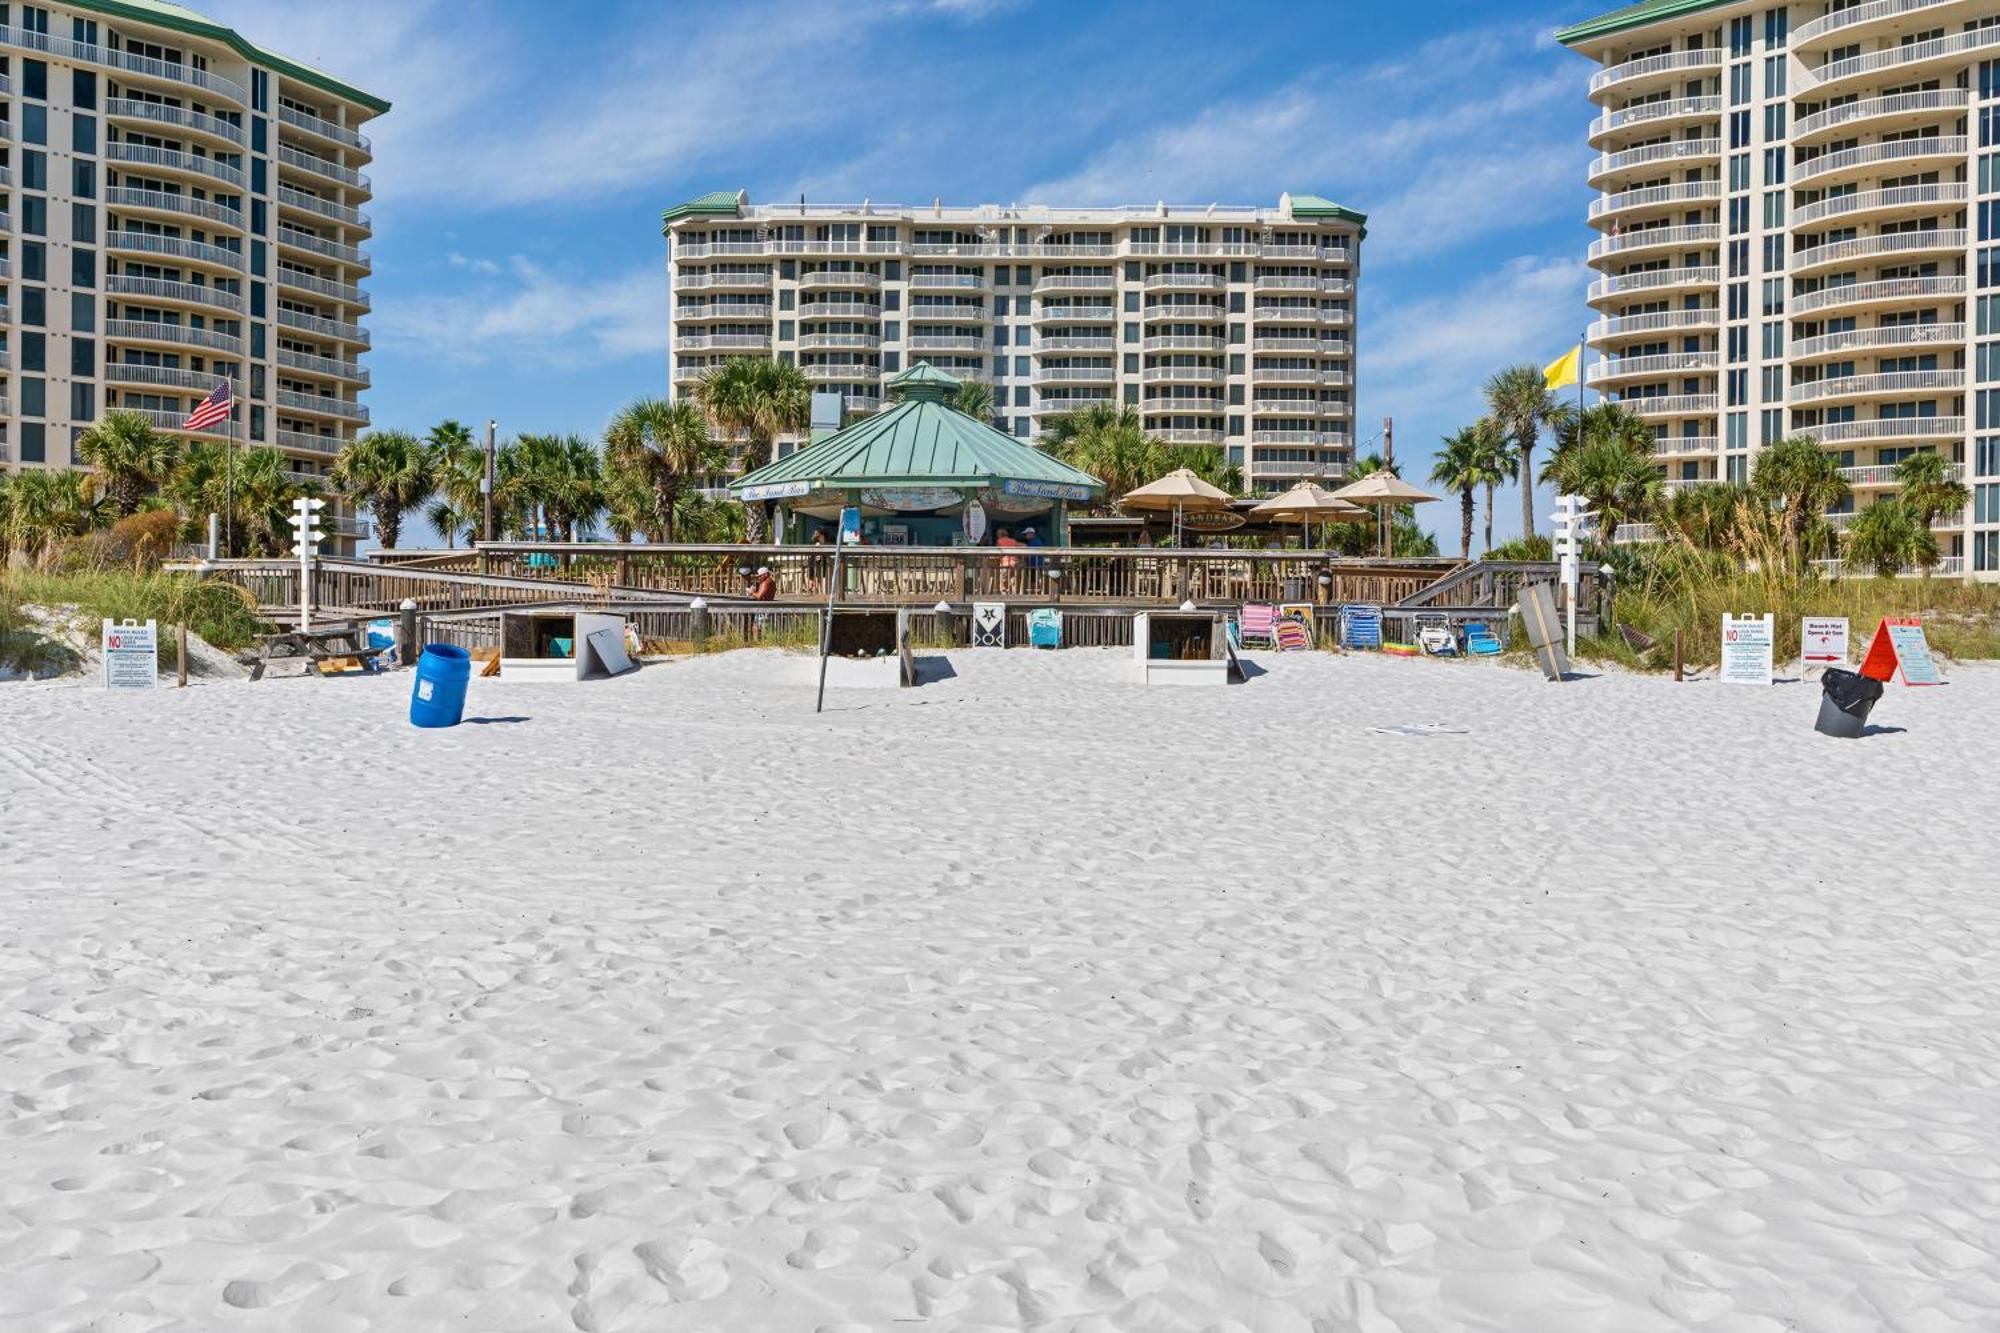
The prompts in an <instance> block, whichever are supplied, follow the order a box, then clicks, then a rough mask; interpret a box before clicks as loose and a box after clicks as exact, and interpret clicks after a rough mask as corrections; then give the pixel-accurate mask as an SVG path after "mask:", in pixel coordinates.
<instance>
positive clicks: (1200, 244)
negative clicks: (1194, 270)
mask: <svg viewBox="0 0 2000 1333" xmlns="http://www.w3.org/2000/svg"><path fill="white" fill-rule="evenodd" d="M1214 248H1215V247H1214V246H1213V245H1210V244H1209V243H1208V242H1206V241H1127V242H1125V253H1126V254H1128V255H1170V256H1171V255H1205V254H1207V253H1209V252H1210V251H1211V250H1213V249H1214Z"/></svg>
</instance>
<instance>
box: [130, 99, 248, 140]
mask: <svg viewBox="0 0 2000 1333" xmlns="http://www.w3.org/2000/svg"><path fill="white" fill-rule="evenodd" d="M104 114H105V115H106V116H108V117H110V118H111V119H113V120H144V121H150V122H152V123H153V124H155V125H170V126H172V127H174V128H175V129H181V130H192V131H193V132H195V133H196V134H206V135H208V136H209V137H210V138H212V139H226V140H227V141H229V142H230V143H233V144H235V145H236V146H237V147H239V148H240V147H242V146H243V145H244V144H245V143H247V142H248V139H247V137H246V136H245V135H244V133H243V127H242V126H241V125H239V124H236V123H235V122H233V121H227V120H223V119H221V118H219V117H216V116H205V115H203V114H202V113H201V112H199V111H189V110H188V109H186V108H185V107H178V106H168V105H167V104H166V103H164V102H142V101H139V100H138V99H136V98H131V97H107V98H105V99H104Z"/></svg>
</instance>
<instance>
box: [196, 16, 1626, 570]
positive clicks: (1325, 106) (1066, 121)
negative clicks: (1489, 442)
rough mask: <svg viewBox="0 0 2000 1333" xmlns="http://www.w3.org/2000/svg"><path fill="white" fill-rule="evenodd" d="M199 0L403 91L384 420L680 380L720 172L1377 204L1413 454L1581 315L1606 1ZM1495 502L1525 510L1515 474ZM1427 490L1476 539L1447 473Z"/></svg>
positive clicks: (808, 179) (596, 407) (1397, 390)
mask: <svg viewBox="0 0 2000 1333" xmlns="http://www.w3.org/2000/svg"><path fill="white" fill-rule="evenodd" d="M201 7H202V8H204V9H205V10H206V11H207V12H209V13H211V14H212V15H213V16H214V17H216V18H217V19H219V20H221V21H224V22H227V23H230V24H232V25H234V26H235V27H237V28H238V29H240V30H241V31H243V32H244V33H245V34H246V35H248V36H250V37H251V38H253V39H254V40H256V41H258V42H260V43H262V44H264V45H267V46H270V47H273V48H275V49H277V50H280V51H283V52H285V53H286V54H288V55H292V56H295V57H297V58H299V59H302V60H305V61H307V62H309V63H312V64H315V65H318V66H319V67H321V68H324V69H326V70H328V71H330V72H332V73H335V74H337V75H340V76H342V77H344V78H347V79H349V80H351V81H352V82H354V83H357V84H359V85H360V86H362V87H365V88H367V89H369V90H370V91H373V92H377V93H379V94H381V95H382V96H385V97H388V98H390V99H391V100H392V101H394V102H395V103H396V109H395V110H394V111H392V112H391V113H390V114H389V115H388V116H387V117H385V118H383V119H381V120H380V121H378V122H377V123H376V125H375V126H374V127H373V129H372V130H371V133H372V135H373V138H374V141H375V146H376V162H375V165H374V166H373V167H372V168H371V169H370V170H371V174H372V175H373V177H374V179H375V185H376V202H375V205H374V207H373V209H372V212H373V214H374V218H375V228H376V237H375V241H374V246H373V250H374V255H375V275H374V279H373V281H372V283H370V284H369V285H370V289H371V291H372V292H373V294H374V298H375V304H374V311H375V313H374V316H373V319H372V320H371V321H370V323H371V327H372V328H373V330H374V333H375V351H374V352H373V354H372V356H371V358H370V364H371V365H372V367H373V369H374V383H375V387H374V389H373V390H372V391H371V392H370V394H369V396H368V401H369V403H370V405H371V409H372V411H373V414H374V419H375V422H376V424H378V425H383V426H398V427H403V428H407V429H411V430H414V431H418V432H421V431H423V430H425V429H427V428H428V427H429V426H430V425H431V424H432V423H433V422H435V421H436V420H438V419H440V418H443V417H448V416H450V417H457V418H459V419H461V420H463V421H466V422H468V423H472V422H482V421H484V420H485V419H486V418H487V417H489V416H490V417H494V418H497V419H498V420H499V421H500V423H501V430H502V432H503V433H513V432H517V431H565V432H566V431H582V432H588V433H592V434H595V433H596V432H597V431H598V430H599V429H600V428H601V427H602V425H603V423H604V421H605V420H606V419H607V418H608V417H609V415H610V414H611V413H612V411H613V410H615V409H616V408H617V407H618V405H620V404H621V403H623V402H625V401H627V400H629V399H631V398H634V397H637V396H639V395H642V394H660V393H664V392H665V386H666V379H667V364H668V361H667V323H666V306H667V291H666V276H665V274H666V265H665V252H664V246H663V243H662V241H661V238H660V234H659V214H660V210H661V209H662V208H663V207H665V206H667V205H669V204H672V203H675V202H678V201H680V200H683V199H686V198H689V197H691V196H693V195H695V194H699V193H702V192H705V191H707V190H711V189H735V188H742V189H747V190H748V191H749V192H750V196H751V198H752V199H753V200H759V201H768V200H779V199H796V198H797V197H798V196H799V195H800V193H801V192H803V193H805V194H806V195H807V196H808V197H809V198H816V199H821V200H827V201H842V202H845V201H854V200H859V199H861V198H864V197H866V198H870V199H873V200H875V201H878V202H883V203H891V202H894V203H902V202H910V201H928V200H930V199H932V198H934V197H939V196H941V197H943V199H944V200H945V201H946V202H948V203H959V204H974V203H1030V202H1040V203H1054V204H1083V203H1089V204H1136V203H1151V202H1153V201H1155V200H1162V199H1163V200H1165V201H1167V202H1169V203H1182V204H1185V203H1207V202H1210V201H1220V202H1225V203H1239V204H1240V203H1253V204H1265V205H1272V204H1275V203H1276V201H1277V196H1278V194H1279V192H1280V191H1281V190H1285V189H1291V190H1296V191H1302V192H1310V193H1317V194H1323V195H1326V196H1327V197H1329V198H1332V199H1336V200H1339V201H1340V202H1342V203H1344V204H1347V205H1349V206H1351V207H1354V208H1358V209H1360V210H1362V211H1363V212H1366V213H1368V214H1369V215H1370V219H1371V222H1370V232H1369V240H1368V242H1367V244H1366V246H1365V247H1364V249H1363V271H1362V275H1361V292H1360V305H1359V311H1360V321H1361V324H1360V334H1359V338H1360V350H1361V356H1360V364H1359V367H1358V371H1359V376H1360V390H1359V397H1358V410H1359V414H1360V422H1361V427H1360V431H1359V435H1360V438H1361V439H1362V440H1364V441H1365V440H1367V439H1368V438H1369V437H1370V436H1371V435H1373V434H1375V433H1376V432H1377V431H1378V430H1379V427H1380V422H1381V418H1382V417H1383V416H1385V415H1389V416H1393V417H1394V418H1395V419H1396V440H1397V454H1398V456H1399V457H1401V458H1404V459H1405V460H1411V459H1413V458H1416V457H1421V458H1422V459H1423V462H1422V467H1423V468H1424V469H1426V470H1427V469H1428V467H1429V462H1428V458H1429V455H1430V452H1431V450H1432V448H1433V447H1434V445H1435V444H1436V442H1437V439H1438V437H1439V436H1440V435H1442V434H1444V433H1446V432H1448V431H1450V430H1452V429H1455V428H1456V427H1458V426H1461V425H1463V424H1465V423H1466V422H1468V421H1470V420H1471V419H1472V418H1473V417H1475V416H1476V415H1477V414H1478V411H1479V405H1478V389H1479V384H1480V382H1481V381H1482V380H1483V378H1484V377H1485V375H1486V374H1487V373H1488V372H1490V371H1491V370H1493V369H1496V368H1498V367H1500V366H1502V365H1506V364H1509V363H1512V362H1516V361H1534V362H1536V363H1538V364H1539V363H1543V362H1546V361H1549V360H1552V359H1553V358H1554V357H1555V356H1557V355H1559V354H1560V353H1561V352H1562V351H1564V350H1565V349H1566V348H1567V347H1568V346H1569V345H1570V344H1571V343H1573V342H1574V341H1575V339H1576V336H1577V332H1578V330H1580V329H1581V328H1582V326H1583V324H1584V323H1585V322H1586V321H1587V319H1588V311H1587V310H1586V308H1585V306H1584V303H1583V289H1584V286H1585V284H1586V282H1587V280H1588V279H1587V276H1586V272H1585V269H1584V266H1583V262H1582V255H1583V251H1584V247H1585V245H1586V244H1587V242H1588V240H1589V234H1588V232H1587V230H1586V228H1585V227H1584V225H1583V221H1582V219H1583V216H1584V212H1585V209H1586V207H1587V205H1588V201H1589V193H1588V191H1587V190H1586V188H1585V184H1584V177H1585V167H1586V164H1587V162H1588V159H1589V151H1588V149H1587V147H1586V145H1585V140H1584V127H1585V125H1586V123H1587V121H1588V120H1589V118H1590V115H1591V109H1590V106H1589V103H1588V101H1587V99H1586V96H1585V83H1586V80H1587V78H1588V75H1589V65H1588V64H1587V62H1585V61H1584V60H1583V59H1582V58H1581V57H1579V56H1575V55H1572V54H1570V53H1568V52H1566V51H1564V50H1562V49H1561V48H1559V47H1556V46H1554V45H1553V43H1552V42H1551V41H1550V38H1549V34H1550V32H1551V31H1552V30H1553V29H1554V28H1555V27H1556V26H1557V25H1558V24H1561V23H1564V22H1570V21H1574V20H1576V19H1579V18H1583V17H1588V16H1590V15H1591V14H1593V13H1596V12H1598V9H1599V6H1594V5H1591V4H1559V5H1556V6H1554V7H1548V6H1538V5H1529V4H1514V3H1505V2H1504V0H1501V2H1493V3H1472V2H1470V0H1421V2H1420V3H1414V4H1400V5H1391V4H1379V3H1374V2H1373V0H1336V2H1335V3H1319V4H1312V5H1305V4H1261V5H1245V4H1195V3H1179V4H1176V3H1172V2H1171V0H1153V2H1152V3H1145V4H1140V3H1125V2H1124V0H1104V2H1101V3H1093V2H1092V0H878V2H875V3H870V2H869V0H852V2H850V3H840V4H829V3H826V0H816V2H810V3H802V2H795V0H777V2H776V3H755V2H749V0H745V2H741V3H729V4H707V3H701V4H695V3H658V2H657V0H655V2H652V3H647V2H642V0H582V2H577V3H557V4H550V3H546V0H542V2H541V3H527V2H526V0H473V2H472V3H467V2H466V0H450V2H447V0H344V2H343V3H342V4H341V5H338V6H310V7H305V6H299V5H297V4H296V3H295V2H294V0H208V3H206V4H203V5H202V6H201ZM1404 472H1405V475H1416V469H1415V468H1412V467H1410V466H1405V468H1404ZM1546 508H1547V500H1546V498H1544V499H1543V500H1542V501H1541V502H1540V503H1539V504H1538V510H1539V511H1540V512H1546ZM1497 510H1498V513H1497V516H1496V528H1497V529H1498V530H1499V531H1500V532H1503V533H1512V532H1514V531H1516V530H1517V529H1518V526H1519V518H1518V510H1519V504H1518V501H1514V502H1511V503H1509V502H1506V501H1505V500H1503V501H1502V502H1501V503H1500V504H1499V505H1498V506H1497ZM1423 518H1424V519H1425V520H1426V521H1427V522H1428V523H1429V524H1430V525H1432V526H1433V527H1435V528H1437V529H1440V536H1441V540H1442V543H1443V545H1445V546H1446V547H1447V548H1453V547H1455V546H1456V544H1457V534H1456V513H1455V506H1444V505H1440V506H1435V507H1429V508H1427V509H1426V511H1425V512H1424V513H1423Z"/></svg>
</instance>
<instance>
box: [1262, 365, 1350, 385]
mask: <svg viewBox="0 0 2000 1333" xmlns="http://www.w3.org/2000/svg"><path fill="white" fill-rule="evenodd" d="M1329 374H1332V375H1336V376H1338V377H1339V380H1345V379H1346V378H1347V376H1345V375H1342V374H1341V373H1340V372H1339V371H1323V370H1318V369H1305V368H1300V367H1297V366H1264V365H1255V364H1253V365H1252V366H1251V367H1250V382H1251V383H1252V384H1324V383H1327V382H1328V381H1327V379H1326V377H1327V375H1329ZM1335 382H1338V381H1335Z"/></svg>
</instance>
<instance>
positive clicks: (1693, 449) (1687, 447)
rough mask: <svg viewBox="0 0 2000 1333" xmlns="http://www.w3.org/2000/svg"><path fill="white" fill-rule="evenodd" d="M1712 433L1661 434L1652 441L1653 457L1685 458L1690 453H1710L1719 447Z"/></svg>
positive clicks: (1718, 442)
mask: <svg viewBox="0 0 2000 1333" xmlns="http://www.w3.org/2000/svg"><path fill="white" fill-rule="evenodd" d="M1721 443H1722V442H1721V441H1720V440H1719V439H1717V438H1716V437H1715V436H1713V435H1663V436H1660V437H1659V438H1657V439H1655V440H1654V441H1653V457H1655V458H1685V457H1687V456H1689V455H1691V454H1712V453H1714V452H1715V451H1716V450H1717V449H1718V448H1720V447H1721Z"/></svg>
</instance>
